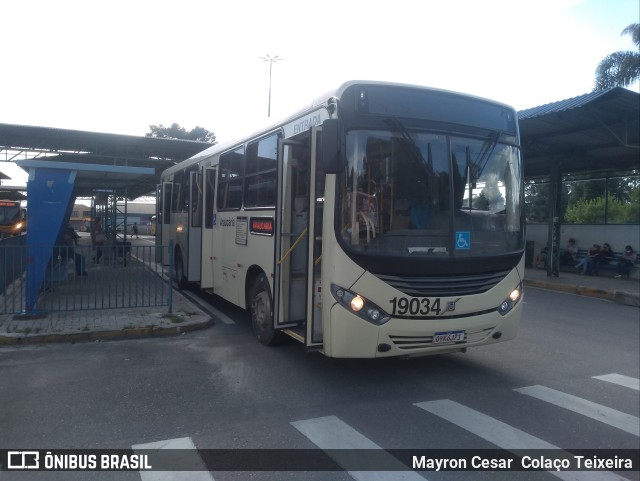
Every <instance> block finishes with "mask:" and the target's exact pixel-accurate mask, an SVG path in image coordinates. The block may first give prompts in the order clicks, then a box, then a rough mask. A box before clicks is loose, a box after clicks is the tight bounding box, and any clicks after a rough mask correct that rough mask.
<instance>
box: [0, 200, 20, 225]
mask: <svg viewBox="0 0 640 481" xmlns="http://www.w3.org/2000/svg"><path fill="white" fill-rule="evenodd" d="M19 220H20V203H19V202H7V201H0V225H7V224H13V223H15V222H18V221H19Z"/></svg>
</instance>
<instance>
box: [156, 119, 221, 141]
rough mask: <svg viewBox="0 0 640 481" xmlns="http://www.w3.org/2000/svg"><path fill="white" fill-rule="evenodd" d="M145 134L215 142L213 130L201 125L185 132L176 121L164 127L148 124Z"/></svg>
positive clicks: (161, 137) (164, 137)
mask: <svg viewBox="0 0 640 481" xmlns="http://www.w3.org/2000/svg"><path fill="white" fill-rule="evenodd" d="M145 135H146V136H147V137H157V138H160V139H184V140H199V141H201V142H209V143H210V144H215V143H216V135H215V134H214V133H213V132H209V131H208V130H207V129H205V128H203V127H194V128H193V129H191V130H190V131H189V132H187V130H186V129H185V128H184V127H180V125H179V124H176V123H173V124H171V127H165V126H164V125H162V124H160V125H149V132H148V133H147V134H145Z"/></svg>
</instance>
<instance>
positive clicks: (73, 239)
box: [58, 225, 88, 276]
mask: <svg viewBox="0 0 640 481" xmlns="http://www.w3.org/2000/svg"><path fill="white" fill-rule="evenodd" d="M78 239H80V236H79V235H78V233H77V232H76V231H75V229H74V228H73V226H71V225H69V226H68V227H67V228H66V229H65V232H64V234H63V235H62V236H61V237H60V239H58V245H59V246H60V251H61V252H60V253H61V257H63V258H65V259H69V258H71V255H72V254H73V263H74V266H75V268H76V275H77V276H86V275H88V274H87V271H86V270H85V266H84V256H83V255H80V254H78V253H77V252H76V251H75V248H76V246H77V245H78Z"/></svg>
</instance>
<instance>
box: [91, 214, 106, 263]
mask: <svg viewBox="0 0 640 481" xmlns="http://www.w3.org/2000/svg"><path fill="white" fill-rule="evenodd" d="M101 220H102V219H101V218H100V217H96V218H95V220H94V221H93V225H92V226H91V245H92V246H93V250H94V252H95V254H94V257H93V262H95V263H96V264H100V258H101V257H102V250H103V248H104V243H105V242H106V241H107V236H106V235H105V234H104V230H103V229H102V222H101Z"/></svg>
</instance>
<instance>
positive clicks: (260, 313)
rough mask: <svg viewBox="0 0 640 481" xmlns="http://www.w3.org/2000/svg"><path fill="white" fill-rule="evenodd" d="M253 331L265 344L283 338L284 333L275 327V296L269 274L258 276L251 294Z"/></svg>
mask: <svg viewBox="0 0 640 481" xmlns="http://www.w3.org/2000/svg"><path fill="white" fill-rule="evenodd" d="M249 300H250V310H251V325H252V327H253V332H254V334H255V335H256V337H257V338H258V341H260V343H261V344H263V345H265V346H273V345H275V344H277V343H278V342H279V341H281V339H282V333H281V332H280V331H276V330H275V329H274V328H273V297H272V296H271V289H270V287H269V281H268V280H267V276H265V275H264V274H263V273H261V274H260V275H258V277H256V279H255V281H254V282H253V284H252V285H251V291H250V295H249Z"/></svg>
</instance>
